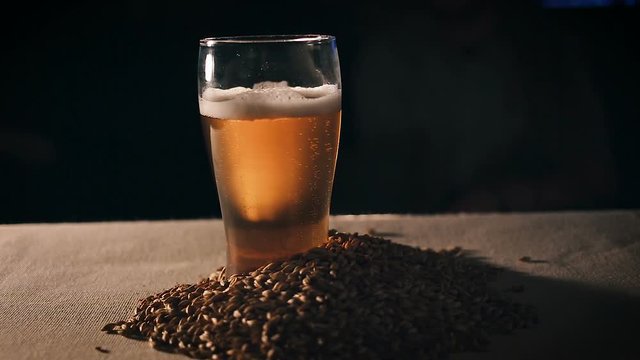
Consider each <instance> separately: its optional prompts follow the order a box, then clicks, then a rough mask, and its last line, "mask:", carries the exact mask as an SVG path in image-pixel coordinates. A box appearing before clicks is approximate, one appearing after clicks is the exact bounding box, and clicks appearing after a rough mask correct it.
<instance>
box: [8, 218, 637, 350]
mask: <svg viewBox="0 0 640 360" xmlns="http://www.w3.org/2000/svg"><path fill="white" fill-rule="evenodd" d="M331 221H332V227H334V228H336V229H338V230H340V231H347V232H360V233H364V232H367V231H369V230H370V229H375V231H376V232H377V233H381V234H383V235H384V236H385V237H387V238H389V239H392V240H394V241H396V242H399V243H403V244H408V245H414V246H420V247H423V248H426V247H431V248H434V249H440V248H445V247H450V246H461V247H463V248H464V249H467V250H470V251H473V252H474V254H475V255H478V256H481V257H483V258H485V260H486V261H489V262H491V263H494V264H497V265H500V266H503V267H506V268H507V269H508V270H507V271H505V272H504V273H503V274H502V275H501V276H500V278H499V279H498V281H497V282H496V286H505V287H507V286H510V285H513V284H522V285H524V288H525V291H524V292H523V293H520V294H516V295H514V297H516V299H517V300H519V301H522V302H527V303H530V304H533V305H534V306H536V307H537V309H538V313H539V317H540V324H539V325H538V326H536V327H535V328H533V329H526V330H519V331H516V332H515V333H514V334H511V335H502V336H496V337H493V338H492V344H491V346H490V348H489V350H488V351H487V352H482V353H462V354H455V355H454V356H452V359H454V360H455V359H565V358H583V359H605V358H606V359H640V356H638V355H639V354H640V350H639V347H638V345H637V344H636V343H637V341H638V339H640V330H638V329H640V328H639V327H638V324H640V310H639V309H640V301H639V300H640V212H638V211H605V212H563V213H528V214H483V215H472V214H470V215H465V214H461V215H437V216H412V215H354V216H351V215H350V216H335V217H333V218H332V220H331ZM224 252H225V243H224V231H223V226H222V222H221V221H220V220H191V221H153V222H149V221H139V222H108V223H82V224H75V223H69V224H26V225H0V359H4V358H8V359H9V358H10V359H39V358H45V357H46V358H49V359H108V358H114V357H115V358H118V359H177V358H181V357H180V356H178V355H170V354H165V353H161V352H158V351H155V350H153V349H151V348H150V347H149V346H148V345H147V344H146V343H145V342H138V341H134V340H129V339H125V338H123V337H121V336H114V335H107V334H105V333H102V332H101V331H100V328H101V327H102V326H103V325H104V324H105V323H108V322H113V321H116V320H121V319H125V318H127V317H128V316H130V315H131V314H132V311H133V309H134V307H135V303H136V301H137V299H138V298H141V297H145V296H147V295H150V294H153V293H156V292H158V291H160V290H163V289H165V288H168V287H171V286H173V285H175V284H177V283H191V282H195V281H197V280H199V279H201V278H202V277H205V276H207V275H208V274H209V273H210V272H212V271H213V270H214V269H215V268H217V267H219V266H220V265H222V264H223V263H224ZM523 256H529V257H531V258H532V259H537V260H544V261H541V262H535V263H525V262H522V261H519V259H520V258H521V257H523ZM97 346H100V347H102V348H105V349H108V350H109V351H110V353H108V354H103V353H100V352H98V351H97V350H96V349H95V348H96V347H97Z"/></svg>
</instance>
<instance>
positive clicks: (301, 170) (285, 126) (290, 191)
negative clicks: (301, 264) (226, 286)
mask: <svg viewBox="0 0 640 360" xmlns="http://www.w3.org/2000/svg"><path fill="white" fill-rule="evenodd" d="M340 118H341V112H340V111H338V112H335V113H332V114H326V115H319V116H305V117H281V118H268V119H251V120H246V119H242V120H236V119H217V118H211V117H207V116H201V119H202V123H203V126H204V133H205V135H206V138H207V143H208V145H209V149H210V154H211V160H212V163H213V168H214V174H215V179H216V185H217V188H218V196H219V198H220V207H221V210H222V216H223V219H224V226H225V233H226V237H227V271H228V272H229V273H238V272H246V271H251V270H253V269H255V268H257V267H259V266H261V265H264V264H266V263H268V262H271V261H273V260H276V259H282V258H285V257H287V256H290V255H292V254H295V253H298V252H301V251H305V250H307V249H309V248H311V247H313V246H316V245H319V244H321V243H322V242H323V241H325V240H326V237H327V231H328V226H329V204H330V200H331V190H332V186H333V177H334V173H335V165H336V157H337V153H338V142H339V137H340Z"/></svg>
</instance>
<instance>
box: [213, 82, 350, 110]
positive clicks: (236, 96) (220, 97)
mask: <svg viewBox="0 0 640 360" xmlns="http://www.w3.org/2000/svg"><path fill="white" fill-rule="evenodd" d="M341 98H342V97H341V92H340V89H339V88H338V86H337V85H322V86H318V87H312V88H304V87H298V86H296V87H290V86H288V85H287V83H286V82H285V81H282V82H270V81H266V82H262V83H258V84H255V85H253V88H251V89H250V88H245V87H235V88H231V89H217V88H207V89H205V90H204V91H203V92H202V97H201V98H200V114H201V115H205V116H209V117H213V118H219V119H255V118H274V117H300V116H313V115H319V114H328V113H332V112H337V111H339V110H340V109H341Z"/></svg>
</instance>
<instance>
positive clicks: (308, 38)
mask: <svg viewBox="0 0 640 360" xmlns="http://www.w3.org/2000/svg"><path fill="white" fill-rule="evenodd" d="M335 39H336V38H335V36H333V35H323V34H301V35H239V36H214V37H206V38H203V39H200V46H205V47H211V46H214V45H216V44H275V43H308V44H319V43H326V42H332V41H335Z"/></svg>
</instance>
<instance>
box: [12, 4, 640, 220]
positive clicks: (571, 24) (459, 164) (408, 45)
mask: <svg viewBox="0 0 640 360" xmlns="http://www.w3.org/2000/svg"><path fill="white" fill-rule="evenodd" d="M554 3H558V2H553V1H546V2H544V3H542V2H517V1H491V0H485V1H472V0H467V1H465V0H455V1H453V0H451V1H447V0H431V1H426V2H424V3H421V4H414V3H413V2H408V1H393V2H388V3H386V4H385V5H371V4H369V5H367V6H360V5H357V4H353V5H345V4H338V3H331V2H318V3H315V4H312V3H304V4H302V3H300V2H297V3H292V4H288V3H286V2H273V3H269V4H266V3H251V2H235V3H232V2H213V1H185V2H178V1H174V2H167V1H133V2H129V3H120V2H106V1H102V2H87V3H84V4H82V3H80V4H66V3H65V4H35V3H32V2H23V3H21V4H17V6H16V7H15V8H14V9H13V10H9V9H6V8H5V9H4V10H3V13H2V15H1V17H2V22H1V25H0V26H1V30H2V33H3V34H4V35H5V36H4V37H3V38H4V42H3V45H2V48H3V50H2V56H1V59H2V60H1V61H2V62H1V66H2V73H3V79H2V82H1V84H2V85H1V89H2V97H1V98H0V106H1V108H0V109H1V110H0V223H13V222H49V221H92V220H115V219H168V218H201V217H211V216H219V214H220V213H219V208H218V204H217V197H216V189H215V186H214V183H213V177H212V175H211V171H210V166H209V164H208V159H207V155H206V150H205V147H204V141H203V137H202V133H201V128H200V123H199V118H198V105H197V99H196V96H197V93H196V91H197V89H196V59H197V52H198V39H199V38H202V37H207V36H214V35H216V36H220V35H240V34H269V33H329V34H333V35H336V37H337V39H338V49H339V52H340V60H341V68H342V80H343V87H344V90H343V131H342V139H341V148H340V153H339V157H338V168H337V172H336V180H335V186H334V196H333V203H332V212H333V213H371V212H402V213H405V212H411V213H436V212H437V213H442V212H458V211H539V210H565V209H606V208H637V207H638V206H640V190H639V189H638V186H637V185H638V184H639V183H640V172H639V170H638V155H640V151H639V150H640V149H639V147H638V142H637V137H638V135H639V134H640V132H639V130H640V127H639V125H638V120H640V111H639V108H640V106H639V104H640V99H639V93H640V92H639V85H638V84H639V81H640V70H639V67H638V65H639V64H640V62H639V61H640V51H639V43H640V41H639V40H638V38H637V36H635V34H638V33H640V31H639V30H640V29H638V27H639V25H638V24H639V23H640V22H639V21H638V20H639V17H638V9H637V7H635V6H630V7H629V6H627V7H624V6H616V5H615V4H613V2H612V3H611V4H609V3H608V2H605V3H607V4H608V5H610V6H604V7H586V8H572V7H568V8H567V7H565V6H562V4H560V5H561V6H559V7H553V8H549V5H550V4H551V5H553V4H554ZM560 3H562V2H560ZM565 3H572V2H571V1H568V2H565ZM628 3H633V2H628ZM544 4H546V5H547V6H544ZM288 5H292V6H288Z"/></svg>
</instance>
